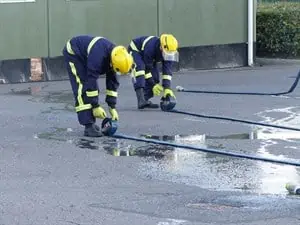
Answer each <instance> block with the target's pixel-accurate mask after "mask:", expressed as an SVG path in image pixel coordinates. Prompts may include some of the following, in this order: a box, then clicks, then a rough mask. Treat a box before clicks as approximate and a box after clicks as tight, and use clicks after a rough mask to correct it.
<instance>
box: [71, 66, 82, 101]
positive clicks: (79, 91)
mask: <svg viewBox="0 0 300 225" xmlns="http://www.w3.org/2000/svg"><path fill="white" fill-rule="evenodd" d="M69 65H70V67H71V71H72V73H73V75H74V76H75V78H76V82H77V84H78V91H77V101H78V106H82V105H84V103H83V99H82V83H81V80H80V78H79V76H78V74H77V71H76V68H75V65H74V63H72V62H69Z"/></svg>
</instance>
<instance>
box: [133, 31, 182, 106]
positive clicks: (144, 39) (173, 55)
mask: <svg viewBox="0 0 300 225" xmlns="http://www.w3.org/2000/svg"><path fill="white" fill-rule="evenodd" d="M177 49H178V42H177V40H176V38H175V37H174V36H173V35H171V34H162V35H161V36H160V37H156V36H141V37H137V38H135V39H133V40H132V41H131V42H130V45H129V47H128V51H129V52H130V53H131V54H132V56H133V59H134V62H135V64H136V67H135V70H134V73H133V76H134V77H133V80H134V90H135V92H136V96H137V103H138V109H144V108H158V104H153V103H152V102H151V101H149V99H150V98H152V97H153V96H159V95H160V94H161V92H162V91H164V94H163V96H164V97H166V96H167V95H169V96H171V97H173V98H175V95H174V93H173V91H172V89H171V79H172V63H173V62H178V58H179V54H178V51H177ZM158 62H161V63H162V85H160V84H159V83H160V76H159V70H158V68H157V63H158Z"/></svg>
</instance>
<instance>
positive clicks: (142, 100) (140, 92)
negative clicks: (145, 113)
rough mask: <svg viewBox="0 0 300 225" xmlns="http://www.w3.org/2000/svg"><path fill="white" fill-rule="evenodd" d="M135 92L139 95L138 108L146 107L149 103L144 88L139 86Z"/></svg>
mask: <svg viewBox="0 0 300 225" xmlns="http://www.w3.org/2000/svg"><path fill="white" fill-rule="evenodd" d="M135 93H136V97H137V103H138V109H144V108H146V107H147V106H148V105H149V103H148V102H147V101H146V100H145V95H144V89H143V88H138V89H136V90H135Z"/></svg>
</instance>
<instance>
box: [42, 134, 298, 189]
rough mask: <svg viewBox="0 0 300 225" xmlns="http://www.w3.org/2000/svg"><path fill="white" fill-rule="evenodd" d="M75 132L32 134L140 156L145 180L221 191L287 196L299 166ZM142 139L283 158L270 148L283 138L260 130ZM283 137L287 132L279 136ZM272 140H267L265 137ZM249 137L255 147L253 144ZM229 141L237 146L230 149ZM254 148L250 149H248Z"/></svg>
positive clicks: (114, 153)
mask: <svg viewBox="0 0 300 225" xmlns="http://www.w3.org/2000/svg"><path fill="white" fill-rule="evenodd" d="M78 135H81V134H79V133H74V132H73V131H72V130H71V129H66V128H52V129H51V130H50V131H49V132H46V133H43V134H38V135H36V138H40V139H48V140H56V141H63V142H68V143H70V144H72V145H75V146H77V147H78V148H80V149H84V150H91V151H103V152H105V153H107V154H110V155H113V156H119V157H121V156H122V157H126V156H127V157H128V156H131V157H140V158H141V163H140V165H139V166H138V167H139V172H140V173H141V174H142V175H143V176H146V177H148V178H151V177H152V178H153V179H162V180H169V181H173V182H180V183H186V184H188V185H196V186H200V187H203V188H212V189H219V190H233V189H234V190H240V191H250V192H256V193H271V194H286V190H285V188H284V185H285V183H286V182H289V181H293V182H300V170H299V168H295V167H293V166H284V165H278V164H271V163H265V162H259V161H251V160H246V159H245V160H244V159H238V158H232V157H227V156H220V155H216V154H211V153H203V152H198V151H189V150H187V149H180V148H174V147H167V146H162V145H156V144H148V143H142V142H133V141H127V140H121V139H114V138H109V137H102V138H86V137H82V138H80V139H77V138H78ZM140 137H143V138H151V139H156V140H162V141H168V142H173V143H179V144H188V145H193V146H198V147H203V148H214V149H224V148H225V149H231V150H233V151H236V152H241V151H243V150H240V148H244V149H245V148H246V147H245V146H248V147H249V148H252V152H251V149H250V150H249V149H248V151H249V152H247V154H257V155H263V156H266V157H273V158H281V159H284V158H285V156H283V155H274V154H271V153H270V152H269V150H268V149H269V148H270V146H274V142H275V143H276V139H277V138H280V137H282V136H279V135H276V134H273V135H272V133H262V132H261V131H259V130H256V131H252V132H249V133H240V134H227V135H223V136H213V135H205V134H201V135H175V136H168V135H164V136H157V135H140ZM283 137H284V138H286V137H288V135H285V136H283ZM268 138H270V139H268ZM293 138H294V137H293ZM253 141H254V142H256V145H257V147H255V146H253ZM233 143H240V144H241V145H242V147H240V145H236V147H235V149H233V148H230V147H228V145H232V144H233ZM251 146H252V147H251Z"/></svg>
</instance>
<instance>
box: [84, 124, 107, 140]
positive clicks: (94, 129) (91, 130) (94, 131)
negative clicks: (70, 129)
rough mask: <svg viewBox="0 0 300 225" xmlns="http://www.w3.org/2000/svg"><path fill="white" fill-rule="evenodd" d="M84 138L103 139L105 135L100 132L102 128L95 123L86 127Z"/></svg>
mask: <svg viewBox="0 0 300 225" xmlns="http://www.w3.org/2000/svg"><path fill="white" fill-rule="evenodd" d="M84 136H87V137H102V136H103V134H102V132H101V131H100V127H99V126H97V125H96V124H94V123H93V124H89V125H86V126H85V129H84Z"/></svg>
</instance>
